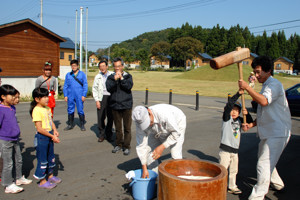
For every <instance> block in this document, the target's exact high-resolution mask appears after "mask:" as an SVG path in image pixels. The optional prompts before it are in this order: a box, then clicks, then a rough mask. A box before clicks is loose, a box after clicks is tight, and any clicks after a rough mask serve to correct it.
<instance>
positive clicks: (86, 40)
mask: <svg viewBox="0 0 300 200" xmlns="http://www.w3.org/2000/svg"><path fill="white" fill-rule="evenodd" d="M85 14H86V24H85V32H86V33H85V75H86V77H87V73H88V71H87V64H88V57H87V56H88V7H86V13H85Z"/></svg>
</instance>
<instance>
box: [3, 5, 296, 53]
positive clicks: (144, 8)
mask: <svg viewBox="0 0 300 200" xmlns="http://www.w3.org/2000/svg"><path fill="white" fill-rule="evenodd" d="M81 6H82V7H83V8H84V15H83V32H85V24H86V17H85V12H86V7H88V49H89V50H91V51H96V50H97V49H98V48H106V47H108V46H110V45H111V44H113V43H118V42H121V41H124V40H127V39H132V38H134V37H136V36H138V35H140V34H142V33H145V32H149V31H157V30H162V29H166V28H170V27H173V28H177V27H180V26H181V25H182V24H184V23H186V22H188V23H189V24H191V25H193V26H198V25H200V26H202V27H203V28H212V27H214V26H216V25H217V24H219V25H220V26H221V27H222V26H224V27H225V28H230V27H231V26H235V25H237V24H240V26H241V27H245V26H248V27H249V28H250V31H251V32H253V33H255V35H260V34H262V31H263V30H267V31H268V32H267V33H268V34H271V33H272V31H269V30H275V31H276V32H278V29H282V28H284V31H285V34H286V37H287V38H289V36H290V35H291V34H294V33H297V34H298V35H300V14H299V8H300V1H299V0H285V1H280V0H250V1H249V0H247V1H246V0H43V26H45V27H46V28H48V29H50V30H51V31H53V32H55V33H57V34H58V35H60V36H62V37H69V38H71V39H72V40H73V41H74V40H75V11H76V9H77V10H78V36H77V38H78V41H79V15H80V7H81ZM40 10H41V6H40V0H1V7H0V24H5V23H9V22H13V21H17V20H21V19H25V18H30V19H32V20H34V21H36V22H37V23H40V18H39V16H40ZM292 21H294V22H292ZM282 22H289V23H282ZM278 23H282V24H278ZM272 24H278V25H272ZM266 25H270V26H266ZM258 26H263V27H260V28H255V27H258ZM83 42H84V43H85V35H84V37H83ZM84 45H85V44H84Z"/></svg>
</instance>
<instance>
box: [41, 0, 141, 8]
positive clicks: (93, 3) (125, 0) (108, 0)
mask: <svg viewBox="0 0 300 200" xmlns="http://www.w3.org/2000/svg"><path fill="white" fill-rule="evenodd" d="M132 1H136V0H117V1H111V0H102V1H100V0H99V1H98V0H95V1H86V2H83V1H78V2H75V1H72V2H69V3H67V2H63V1H46V2H45V4H46V5H52V6H88V7H92V6H103V5H104V6H111V5H115V4H124V3H128V2H132ZM99 2H102V3H99Z"/></svg>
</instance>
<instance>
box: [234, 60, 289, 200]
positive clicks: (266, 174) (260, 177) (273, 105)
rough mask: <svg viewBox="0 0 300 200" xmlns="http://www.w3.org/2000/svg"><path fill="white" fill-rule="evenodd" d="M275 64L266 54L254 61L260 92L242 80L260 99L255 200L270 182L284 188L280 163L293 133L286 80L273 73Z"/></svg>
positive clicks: (242, 86)
mask: <svg viewBox="0 0 300 200" xmlns="http://www.w3.org/2000/svg"><path fill="white" fill-rule="evenodd" d="M273 66H274V63H273V61H272V60H271V59H270V58H269V57H266V56H260V57H257V58H255V59H254V60H253V62H252V68H253V72H254V73H255V76H256V78H257V80H258V82H260V83H262V84H263V87H262V89H261V92H260V93H257V92H256V91H254V89H253V88H251V87H250V86H249V85H248V84H247V83H246V82H245V81H243V80H239V87H240V89H244V90H247V92H248V93H249V95H250V96H251V97H252V98H253V99H254V101H256V102H257V103H258V108H257V119H256V120H255V121H254V123H253V126H257V130H258V135H259V138H260V143H259V149H258V162H257V183H256V185H255V186H254V187H253V190H252V193H251V195H250V197H249V199H251V200H253V199H255V200H258V199H259V200H260V199H264V197H265V195H266V194H267V193H268V191H269V185H270V186H271V187H272V188H273V189H275V190H282V189H283V188H284V183H283V181H282V180H281V178H280V176H279V175H278V172H277V170H276V164H277V162H278V160H279V158H280V155H281V154H282V152H283V150H284V148H285V147H286V145H287V143H288V141H289V139H290V136H291V114H290V110H289V106H288V102H287V100H286V96H285V91H284V88H283V86H282V84H281V83H280V82H279V81H278V80H277V79H274V78H273V77H272V75H273ZM253 126H251V125H250V126H248V128H252V127H253ZM270 183H271V184H270Z"/></svg>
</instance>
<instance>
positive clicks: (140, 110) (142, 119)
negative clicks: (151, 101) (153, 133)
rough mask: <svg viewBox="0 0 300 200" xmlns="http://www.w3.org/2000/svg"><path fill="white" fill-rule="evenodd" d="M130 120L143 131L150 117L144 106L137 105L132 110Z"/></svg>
mask: <svg viewBox="0 0 300 200" xmlns="http://www.w3.org/2000/svg"><path fill="white" fill-rule="evenodd" d="M132 120H133V121H135V122H136V124H137V125H139V126H140V128H141V129H142V130H143V131H144V130H146V129H147V128H148V127H149V126H150V117H149V113H148V110H147V108H146V107H145V106H137V107H135V108H134V109H133V111H132Z"/></svg>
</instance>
